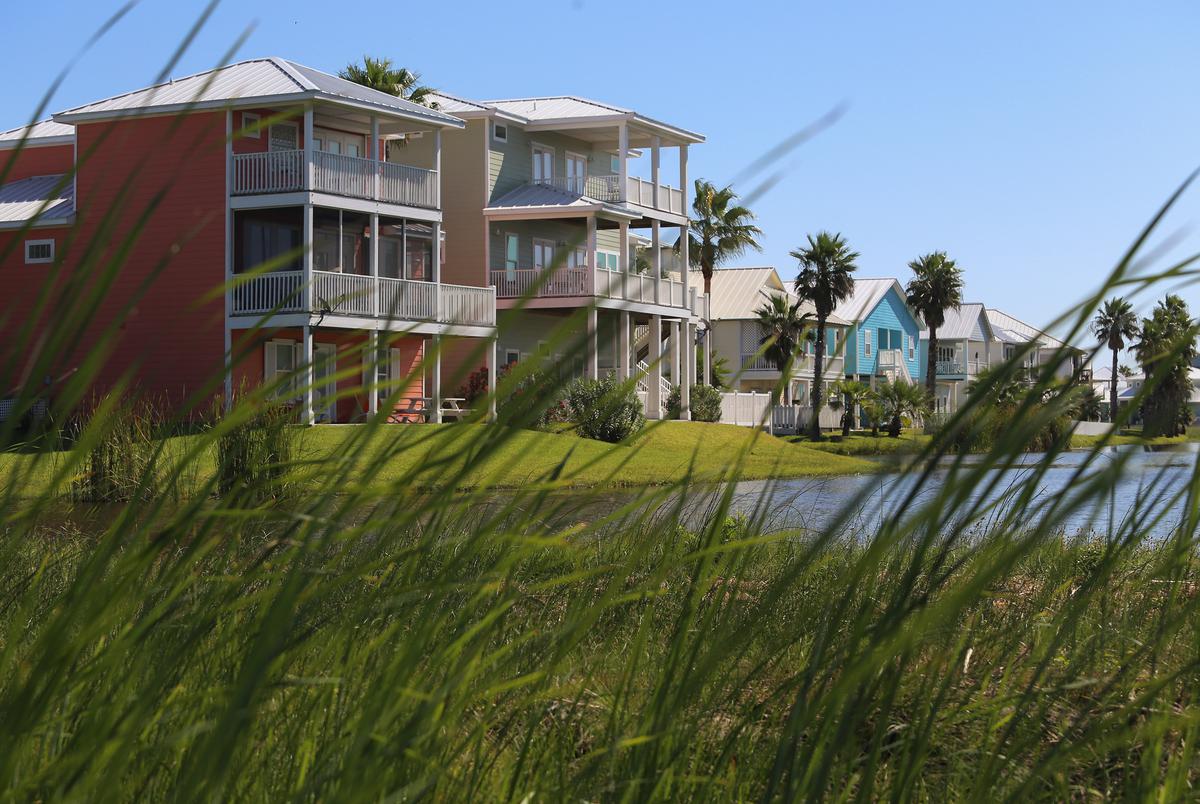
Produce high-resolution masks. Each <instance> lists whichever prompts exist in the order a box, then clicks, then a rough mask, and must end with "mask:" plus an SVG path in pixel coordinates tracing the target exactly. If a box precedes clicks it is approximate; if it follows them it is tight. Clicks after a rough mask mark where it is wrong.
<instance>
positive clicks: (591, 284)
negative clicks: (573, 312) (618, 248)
mask: <svg viewBox="0 0 1200 804" xmlns="http://www.w3.org/2000/svg"><path fill="white" fill-rule="evenodd" d="M587 263H588V267H589V270H588V280H587V287H588V293H589V295H592V296H599V295H600V294H599V293H598V292H597V291H596V272H597V270H598V269H597V267H596V216H595V215H588V217H587Z"/></svg>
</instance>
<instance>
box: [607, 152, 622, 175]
mask: <svg viewBox="0 0 1200 804" xmlns="http://www.w3.org/2000/svg"><path fill="white" fill-rule="evenodd" d="M608 169H609V171H610V172H612V173H620V172H621V157H620V156H618V155H617V154H609V156H608Z"/></svg>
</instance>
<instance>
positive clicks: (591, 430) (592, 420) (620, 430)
mask: <svg viewBox="0 0 1200 804" xmlns="http://www.w3.org/2000/svg"><path fill="white" fill-rule="evenodd" d="M567 406H568V407H569V408H570V411H571V421H573V422H574V423H575V427H576V429H577V430H578V432H579V434H580V435H581V436H583V437H584V438H594V439H596V440H597V441H607V442H609V443H616V442H617V441H624V440H625V439H626V438H629V437H630V436H631V435H633V434H634V433H636V432H637V431H638V430H641V429H642V426H643V425H644V424H645V423H646V416H645V415H644V413H643V412H642V403H641V401H640V400H639V399H638V398H637V394H636V393H635V392H634V390H633V388H631V387H625V386H623V385H621V384H620V383H618V382H617V381H616V380H614V379H612V378H611V377H606V378H605V379H602V380H576V381H575V382H573V383H571V384H570V385H569V386H568V387H567Z"/></svg>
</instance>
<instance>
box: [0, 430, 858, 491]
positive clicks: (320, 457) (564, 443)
mask: <svg viewBox="0 0 1200 804" xmlns="http://www.w3.org/2000/svg"><path fill="white" fill-rule="evenodd" d="M480 427H481V426H477V425H451V424H443V425H404V426H389V427H384V428H380V429H379V430H377V431H375V432H374V433H372V434H371V435H370V436H369V437H364V434H363V432H361V428H359V427H357V426H331V427H324V426H322V427H315V428H309V429H306V430H297V431H296V433H297V435H296V437H297V439H298V440H299V449H298V452H299V454H300V456H301V457H302V459H303V462H302V464H301V465H300V466H299V467H297V469H296V475H297V476H298V477H301V478H302V477H304V476H306V475H307V474H308V472H310V471H311V470H312V467H314V466H321V465H324V464H325V463H326V462H329V461H333V460H338V461H343V460H345V461H349V462H351V463H357V464H359V465H362V466H366V465H373V464H376V463H378V468H377V471H373V473H372V475H371V482H372V483H373V484H374V485H375V486H376V487H377V488H390V487H391V486H392V485H393V484H402V485H404V486H405V487H408V488H438V487H440V486H442V485H444V484H445V483H447V482H450V481H449V480H448V479H449V478H453V485H454V486H455V487H456V488H459V489H471V488H476V487H478V486H480V485H487V486H490V487H493V488H513V487H517V486H523V485H525V484H528V483H531V482H548V483H550V484H551V485H556V486H561V487H593V486H600V487H619V486H644V485H659V484H666V483H675V482H678V481H679V480H680V479H681V478H683V477H684V476H685V475H686V476H690V477H692V478H693V479H696V480H703V481H710V480H720V479H723V478H727V477H728V476H729V473H730V471H731V470H732V469H733V468H734V467H735V466H736V467H738V469H739V475H738V476H739V477H741V478H743V479H762V478H768V477H817V476H826V475H833V474H855V473H860V472H870V471H875V470H876V468H877V467H876V466H875V465H873V464H871V463H870V462H867V461H862V460H856V459H853V458H846V457H842V456H837V455H828V454H825V453H823V452H819V451H816V450H813V449H809V448H808V447H806V446H802V445H795V444H788V443H785V442H783V441H781V440H779V439H776V438H772V437H770V436H767V435H765V434H763V433H759V432H756V431H754V430H751V429H749V428H746V427H735V426H733V425H723V424H707V423H702V422H676V421H666V422H661V423H655V424H651V425H648V426H647V427H646V429H645V430H643V431H642V433H640V434H639V435H638V436H637V437H635V438H634V439H633V440H632V441H631V442H630V443H628V444H622V445H616V446H612V445H609V444H604V443H602V442H599V441H592V440H589V439H584V438H579V437H578V436H575V435H573V434H571V433H570V432H557V433H548V432H539V431H533V430H507V429H505V428H494V429H495V430H496V436H497V437H496V438H495V439H494V444H493V445H489V449H488V450H487V452H486V455H484V456H482V457H481V456H480V455H479V449H478V443H477V442H478V441H479V436H480ZM200 443H201V437H200V436H180V437H175V438H171V439H168V441H167V443H165V444H164V445H163V449H164V454H165V456H166V458H167V463H168V464H169V465H175V464H176V463H178V462H180V461H184V460H186V461H187V462H188V464H189V472H188V473H187V474H188V477H187V478H185V480H186V482H187V483H188V484H190V485H191V486H192V487H193V488H201V487H203V485H204V484H206V483H207V482H208V481H209V480H210V479H211V477H212V474H213V472H215V470H216V458H215V454H216V453H215V449H214V448H213V447H212V446H211V445H205V446H203V447H201V451H200V453H199V454H198V455H197V456H196V457H195V459H194V460H193V459H188V458H185V456H186V455H187V452H188V450H190V449H194V448H196V446H197V444H200ZM65 457H66V456H64V455H62V454H58V455H56V454H53V453H51V454H46V455H40V456H36V457H35V456H33V455H25V454H21V453H12V452H10V453H0V484H2V483H3V482H4V478H7V477H19V478H20V479H21V482H22V483H24V484H27V485H28V486H29V487H30V489H29V490H30V491H31V492H36V491H40V490H41V489H42V488H43V487H44V486H45V485H46V484H48V483H49V482H50V481H51V479H52V478H53V477H54V476H55V473H56V471H57V470H58V468H59V467H61V465H62V463H63V460H64V458H65ZM551 478H552V479H551ZM548 479H550V480H548Z"/></svg>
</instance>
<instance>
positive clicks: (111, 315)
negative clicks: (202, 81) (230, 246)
mask: <svg viewBox="0 0 1200 804" xmlns="http://www.w3.org/2000/svg"><path fill="white" fill-rule="evenodd" d="M76 131H77V137H78V145H79V153H80V154H81V155H82V154H87V153H89V151H90V149H92V148H93V146H94V147H95V149H96V150H95V151H94V152H91V155H90V156H89V158H88V162H87V163H86V164H85V165H84V168H83V170H81V171H80V174H79V176H78V178H77V192H78V199H77V202H76V205H77V210H78V212H77V220H76V229H77V237H78V240H79V243H80V244H83V243H90V242H92V241H93V240H94V239H95V238H97V236H98V228H99V226H100V223H101V219H102V218H103V216H104V214H105V213H106V211H107V210H109V209H113V208H116V209H120V210H121V214H120V215H119V217H118V218H117V220H116V222H115V226H114V229H113V231H112V232H111V233H110V234H109V235H108V236H106V238H105V245H106V246H107V250H106V253H107V255H109V256H112V254H113V252H114V251H115V249H116V248H118V247H119V245H120V243H121V240H122V238H123V236H124V235H125V234H126V233H127V232H130V231H131V230H132V229H133V227H134V225H135V223H136V221H137V218H138V217H139V216H140V215H143V214H146V213H148V218H147V221H146V225H145V227H144V229H143V230H142V231H141V233H140V235H139V236H138V239H137V241H136V244H135V245H134V246H133V249H132V253H131V255H130V257H129V259H128V260H126V261H125V262H124V264H123V265H122V266H121V269H120V272H119V274H118V276H117V279H116V281H115V282H114V284H113V286H112V288H111V290H110V291H109V292H108V293H107V294H106V297H105V299H104V301H103V303H102V304H101V306H100V309H99V310H98V313H97V316H96V318H95V320H94V321H93V324H92V326H91V328H90V331H89V336H88V337H87V338H85V340H84V343H85V344H89V343H91V342H92V341H93V339H94V338H95V337H97V336H99V334H100V332H101V331H102V330H103V328H104V327H106V326H107V325H109V324H110V323H111V322H112V321H113V320H114V319H115V318H116V317H117V316H118V315H119V314H120V311H121V308H122V307H123V306H124V305H125V304H126V303H128V302H129V301H130V300H132V299H134V298H135V297H136V296H137V294H138V293H139V286H140V285H141V284H142V283H143V282H146V281H147V280H150V281H151V284H150V287H149V290H148V291H147V292H145V294H144V295H142V296H141V297H140V298H138V299H137V300H136V302H134V305H133V307H132V309H131V310H130V311H129V313H128V314H126V315H122V317H121V321H120V324H119V328H120V330H119V336H118V339H117V342H116V344H115V349H114V351H113V354H112V356H111V357H110V359H109V361H108V363H107V365H106V366H105V367H104V369H103V371H102V373H101V376H100V378H99V386H100V389H101V390H102V389H103V388H105V387H108V386H110V385H111V384H112V383H113V382H115V381H116V380H117V379H118V378H119V377H120V376H121V375H122V374H123V373H124V372H125V371H126V370H128V369H130V368H131V367H134V368H135V387H138V388H140V389H141V390H143V391H146V392H149V393H153V394H154V395H156V396H157V397H159V398H164V399H165V400H167V401H170V402H171V403H173V404H174V403H178V402H180V401H182V400H183V399H184V398H185V396H186V395H188V394H191V393H194V392H196V391H197V390H199V389H200V388H201V386H203V385H204V384H205V383H206V382H207V381H213V380H216V381H217V382H216V388H217V389H218V390H219V388H220V386H221V383H220V381H219V380H220V376H221V370H222V362H223V354H224V313H225V307H224V301H223V300H222V298H221V296H220V294H217V295H216V297H215V298H213V299H209V300H208V301H203V300H202V299H203V298H204V297H205V296H206V294H209V293H210V292H211V291H213V290H214V288H217V287H219V286H220V284H221V283H222V282H223V281H224V275H225V273H224V265H225V147H224V144H225V113H224V112H206V113H195V114H190V115H186V116H182V117H175V116H172V117H156V118H147V119H141V120H128V121H118V122H111V123H91V124H84V125H81V126H79V127H78V128H77V129H76ZM122 193H125V195H124V197H122ZM160 193H161V196H159V197H158V198H157V200H156V196H158V194H160ZM77 251H78V249H77ZM163 259H167V260H168V262H167V263H166V266H165V268H163V269H162V270H161V272H160V273H158V275H157V277H153V274H154V272H155V270H156V268H157V267H158V264H159V262H160V261H161V260H163ZM152 277H153V278H152ZM78 357H79V356H76V359H78ZM198 412H207V404H205V405H204V406H203V409H202V410H201V411H198Z"/></svg>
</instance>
